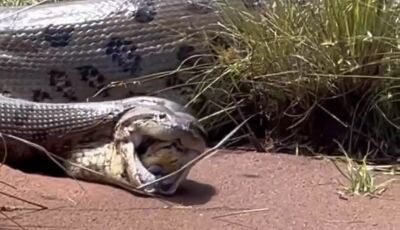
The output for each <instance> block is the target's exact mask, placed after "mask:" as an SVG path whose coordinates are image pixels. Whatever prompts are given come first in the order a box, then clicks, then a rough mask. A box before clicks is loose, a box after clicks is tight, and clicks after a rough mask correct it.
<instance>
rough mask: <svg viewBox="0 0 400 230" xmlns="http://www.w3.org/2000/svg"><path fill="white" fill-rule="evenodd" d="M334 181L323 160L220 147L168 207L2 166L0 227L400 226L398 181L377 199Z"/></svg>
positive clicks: (109, 189)
mask: <svg viewBox="0 0 400 230" xmlns="http://www.w3.org/2000/svg"><path fill="white" fill-rule="evenodd" d="M339 181H342V182H344V179H343V177H342V176H341V175H340V173H339V172H338V171H337V170H336V169H335V167H334V166H333V165H332V163H330V162H328V161H324V160H313V159H309V158H304V157H295V156H288V155H281V154H261V153H245V152H221V153H220V154H217V155H216V156H214V157H211V158H209V159H206V160H204V161H202V162H200V163H199V164H198V165H197V166H196V167H195V168H193V170H192V172H191V174H190V175H189V181H187V182H186V183H185V184H184V185H183V187H182V189H181V190H180V191H179V193H178V194H177V195H176V196H174V197H172V198H169V199H168V200H169V201H171V202H173V203H174V204H175V205H174V206H172V207H171V206H168V204H166V203H164V202H161V201H160V200H156V199H152V198H143V197H137V196H134V195H132V194H130V193H128V192H125V191H123V190H121V189H117V188H113V187H110V186H106V185H99V184H94V183H86V182H80V183H79V184H78V183H77V182H76V181H74V180H73V179H69V178H55V177H48V176H42V175H32V174H26V173H22V172H20V171H18V170H14V169H10V168H8V167H6V166H3V167H2V168H0V197H1V198H0V210H2V211H1V212H0V229H10V230H12V229H104V230H105V229H140V230H144V229H157V230H160V229H196V230H200V229H263V230H264V229H285V230H288V229H381V230H383V229H400V211H399V209H398V207H399V204H400V186H399V184H398V183H393V184H391V185H390V186H389V189H388V190H387V191H386V192H385V193H384V194H383V195H382V196H380V197H378V198H368V197H348V198H347V199H343V197H341V196H339V195H338V193H337V192H338V191H340V183H339ZM5 183H7V184H8V185H6V184H5ZM9 185H12V186H13V187H14V188H12V187H9ZM80 186H82V187H80ZM4 192H5V193H9V194H13V195H14V196H17V197H19V198H23V199H25V200H28V201H31V202H35V203H37V204H40V205H43V206H46V207H47V208H48V209H46V210H39V209H38V207H36V206H34V205H32V204H29V203H26V202H23V201H19V200H17V199H15V198H11V197H6V196H4V195H3V194H1V193H4ZM6 216H8V217H9V218H11V217H12V219H13V221H14V222H12V221H11V220H9V219H8V218H6ZM16 223H17V224H19V225H20V226H17V225H16ZM21 226H23V228H21Z"/></svg>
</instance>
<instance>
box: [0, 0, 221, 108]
mask: <svg viewBox="0 0 400 230" xmlns="http://www.w3.org/2000/svg"><path fill="white" fill-rule="evenodd" d="M218 18H219V17H218V14H217V8H216V1H215V0H83V1H66V2H58V3H51V4H43V5H39V6H35V7H31V8H28V9H24V8H23V7H13V8H12V7H3V8H0V89H1V90H2V92H3V94H6V95H11V96H13V97H16V98H24V99H28V100H33V101H50V102H74V101H75V102H76V101H83V100H85V99H87V98H90V97H91V96H93V95H94V94H95V93H96V92H98V91H99V90H100V89H103V87H105V86H107V85H108V84H110V83H112V82H120V81H123V80H127V79H134V80H137V84H131V85H128V86H126V87H118V88H116V89H112V88H111V89H110V88H108V89H107V90H102V91H101V93H99V94H98V96H97V98H92V100H100V101H102V100H110V99H121V98H125V97H128V96H135V95H143V94H151V93H153V92H155V91H157V90H162V89H165V88H167V87H171V86H174V85H176V84H178V83H181V84H182V83H183V84H184V81H183V82H179V80H181V79H179V78H177V76H176V74H174V75H170V76H169V77H164V78H162V79H161V80H159V81H145V80H143V76H146V75H150V74H154V73H160V72H162V71H169V70H174V69H175V68H177V67H178V66H179V65H180V64H181V63H182V61H184V60H185V59H188V58H190V56H192V55H194V54H202V53H203V51H205V47H206V46H205V45H206V41H205V39H204V37H203V35H204V33H203V32H204V31H206V30H207V29H210V28H213V26H215V25H216V23H217V22H218ZM141 79H142V80H141ZM171 92H173V93H168V92H167V93H165V94H160V95H162V96H164V97H167V98H169V99H171V100H174V101H178V102H180V101H179V100H180V99H181V96H180V95H179V93H177V92H178V91H171Z"/></svg>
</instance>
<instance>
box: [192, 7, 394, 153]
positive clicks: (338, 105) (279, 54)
mask: <svg viewBox="0 0 400 230" xmlns="http://www.w3.org/2000/svg"><path fill="white" fill-rule="evenodd" d="M222 2H223V3H222V4H221V5H220V7H221V10H222V12H223V15H222V17H221V24H220V31H219V32H218V33H217V36H215V37H217V38H218V39H215V37H210V38H209V41H210V42H209V43H210V47H211V49H212V50H213V52H214V54H215V62H214V63H213V64H212V66H210V67H209V68H208V69H207V70H206V71H204V73H203V75H204V77H203V78H202V79H201V81H200V82H199V83H198V87H197V90H196V92H197V94H196V97H195V98H196V99H198V98H203V99H204V101H207V102H206V103H201V102H199V101H197V102H193V103H191V106H193V107H194V108H196V109H195V110H196V111H198V116H200V117H202V116H204V117H206V119H204V121H203V122H204V124H205V125H206V127H207V128H208V130H210V131H211V132H215V133H219V132H222V133H223V132H224V129H225V128H224V127H226V125H228V126H229V125H231V126H234V125H235V124H237V123H238V122H240V121H242V120H244V119H245V118H246V117H249V116H250V115H254V114H257V115H258V116H256V118H254V119H252V122H250V123H249V126H248V127H246V129H245V130H243V131H244V133H247V134H248V135H244V137H250V138H251V139H253V140H254V139H258V138H265V137H266V136H269V137H272V138H273V139H274V140H275V141H274V145H275V147H276V148H277V149H281V150H282V149H283V150H284V151H288V152H293V151H295V149H297V148H298V146H300V147H301V148H304V150H306V151H308V152H321V151H323V152H326V153H334V152H336V150H337V145H336V144H335V143H334V141H333V140H340V143H341V144H342V145H343V146H344V147H345V149H346V151H347V152H365V147H366V143H372V145H373V147H374V148H375V149H377V150H379V151H378V152H377V153H376V154H375V155H374V156H373V157H374V158H375V159H377V160H380V159H382V157H383V158H385V159H387V158H388V157H389V158H390V157H396V155H397V152H398V149H399V148H398V147H399V145H398V144H397V143H400V140H399V135H397V133H398V129H399V128H400V119H399V118H400V116H399V115H400V107H399V103H398V101H399V95H400V94H399V89H400V85H399V78H398V75H399V74H398V73H400V72H399V63H400V62H399V61H400V55H399V54H400V52H399V44H398V37H399V26H398V25H399V23H398V21H399V15H400V14H399V13H400V11H399V9H400V8H399V7H398V4H397V3H396V2H395V1H390V0H388V1H383V0H342V1H334V0H316V1H313V3H300V2H301V1H284V0H275V1H266V3H265V4H262V5H261V6H259V8H257V9H254V8H251V9H249V8H248V7H246V6H245V5H244V4H243V3H242V2H241V1H240V0H232V1H222ZM210 114H213V116H210ZM254 137H255V138H254ZM302 152H304V151H303V150H302ZM358 157H359V158H362V154H361V155H360V156H358Z"/></svg>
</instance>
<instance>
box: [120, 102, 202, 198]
mask: <svg viewBox="0 0 400 230" xmlns="http://www.w3.org/2000/svg"><path fill="white" fill-rule="evenodd" d="M116 127H117V130H118V129H119V130H123V131H122V132H121V131H118V132H116V134H118V133H122V134H123V135H124V136H126V137H127V136H128V137H129V138H130V140H131V142H132V143H133V145H134V146H135V153H134V159H135V166H136V169H137V170H136V171H137V172H136V173H137V176H136V178H137V180H139V181H136V182H138V183H139V184H140V185H143V184H147V183H149V182H152V181H154V180H156V179H158V178H160V177H163V176H165V175H167V174H170V173H173V172H175V171H177V170H178V169H180V168H181V167H182V166H183V165H185V164H186V163H188V162H189V161H191V160H193V159H194V158H195V157H197V156H199V155H200V154H201V153H202V152H204V150H205V148H206V143H205V132H204V129H203V127H202V126H201V125H200V124H199V122H198V120H197V119H196V118H195V117H193V116H192V115H190V114H189V113H186V112H184V111H173V110H171V109H170V108H168V107H166V106H161V105H143V106H137V107H135V108H132V109H130V110H128V111H127V112H126V113H125V114H124V115H123V116H122V117H121V118H120V120H119V121H118V123H117V126H116ZM190 169H191V167H188V168H185V169H184V170H182V171H181V172H179V173H177V174H175V175H173V176H171V177H169V178H166V179H165V180H161V181H158V182H155V183H154V184H152V185H151V186H148V187H146V189H145V191H147V192H150V193H160V194H163V195H172V194H174V193H175V192H176V190H177V188H178V187H179V185H180V184H181V182H182V181H183V180H184V179H186V177H187V175H188V173H189V171H190ZM139 187H140V186H139Z"/></svg>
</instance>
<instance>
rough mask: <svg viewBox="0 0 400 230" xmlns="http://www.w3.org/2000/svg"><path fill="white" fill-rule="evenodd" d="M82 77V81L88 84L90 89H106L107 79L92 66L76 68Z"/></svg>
mask: <svg viewBox="0 0 400 230" xmlns="http://www.w3.org/2000/svg"><path fill="white" fill-rule="evenodd" d="M76 69H77V70H78V72H79V74H80V75H81V80H82V81H85V82H87V83H88V85H89V87H91V88H97V89H101V88H103V87H104V82H105V77H104V76H103V74H101V73H100V72H99V70H98V69H97V68H96V67H94V66H92V65H85V66H79V67H77V68H76Z"/></svg>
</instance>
